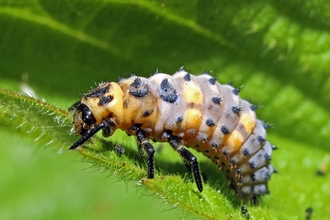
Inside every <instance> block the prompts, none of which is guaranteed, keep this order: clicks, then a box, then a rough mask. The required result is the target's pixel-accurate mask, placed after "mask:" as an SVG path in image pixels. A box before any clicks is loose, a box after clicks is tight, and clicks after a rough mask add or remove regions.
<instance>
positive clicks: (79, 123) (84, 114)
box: [69, 102, 96, 135]
mask: <svg viewBox="0 0 330 220" xmlns="http://www.w3.org/2000/svg"><path fill="white" fill-rule="evenodd" d="M69 110H71V111H74V113H73V120H74V124H75V128H76V132H77V134H79V135H84V134H85V133H86V132H87V131H88V130H90V128H91V127H92V126H93V125H94V124H95V123H96V119H95V117H94V115H93V113H92V111H91V110H90V109H89V108H88V107H87V106H86V105H85V104H82V103H81V102H77V103H75V104H74V105H73V106H72V107H70V109H69Z"/></svg>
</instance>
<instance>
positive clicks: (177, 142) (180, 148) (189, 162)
mask: <svg viewBox="0 0 330 220" xmlns="http://www.w3.org/2000/svg"><path fill="white" fill-rule="evenodd" d="M167 140H168V142H169V143H170V145H171V146H172V147H173V148H174V150H176V151H177V152H178V153H179V154H180V155H181V157H182V158H183V160H184V163H185V164H186V166H187V167H188V169H189V170H190V171H191V172H192V173H193V175H194V178H195V182H196V185H197V188H198V190H199V191H200V192H202V191H203V181H202V175H201V173H200V171H199V167H198V161H197V157H195V156H194V155H193V154H192V153H191V152H190V151H189V150H187V149H186V148H184V145H183V143H182V140H181V138H179V137H176V136H174V135H172V134H170V135H169V137H168V139H167Z"/></svg>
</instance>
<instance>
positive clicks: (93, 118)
mask: <svg viewBox="0 0 330 220" xmlns="http://www.w3.org/2000/svg"><path fill="white" fill-rule="evenodd" d="M122 96H123V91H122V90H121V88H120V87H119V85H118V84H117V83H114V82H111V83H109V82H107V83H102V84H100V85H99V86H98V87H97V88H95V89H94V90H92V91H91V92H90V93H87V94H85V95H84V96H83V98H82V100H81V101H79V102H76V103H75V104H74V105H73V106H72V107H71V108H70V109H69V111H70V112H73V121H74V126H75V130H76V132H77V134H78V135H81V136H83V135H85V134H86V133H87V132H88V131H90V130H91V129H93V128H94V127H95V126H97V125H99V124H100V123H102V122H104V121H106V120H110V121H111V122H112V123H114V125H115V127H116V126H117V125H118V124H120V122H121V120H122V117H123V116H122V112H123V110H122V109H123V101H122ZM113 132H114V129H111V133H107V132H103V134H104V135H106V136H109V135H111V134H112V133H113Z"/></svg>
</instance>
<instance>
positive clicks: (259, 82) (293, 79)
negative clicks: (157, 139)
mask: <svg viewBox="0 0 330 220" xmlns="http://www.w3.org/2000/svg"><path fill="white" fill-rule="evenodd" d="M329 11H330V4H329V3H328V2H327V1H325V0H323V1H321V0H320V1H317V0H314V1H305V2H301V1H295V0H293V1H290V2H288V1H277V0H276V1H275V0H273V1H268V2H265V1H260V0H259V1H257V0H254V1H249V2H242V1H238V0H234V1H226V0H220V1H215V0H213V1H202V0H200V1H195V0H193V1H174V0H173V1H172V0H167V1H142V0H137V1H111V0H108V1H86V0H66V1H64V0H40V1H33V0H27V1H20V0H7V1H6V0H3V1H1V2H0V86H1V87H3V88H6V89H10V90H13V91H22V88H23V89H24V88H25V90H26V87H24V86H26V85H28V86H29V88H31V89H33V90H34V91H35V93H36V95H37V96H38V97H40V98H43V99H45V100H46V101H47V102H48V103H51V104H54V105H56V106H58V107H60V108H62V109H67V108H68V107H69V106H70V105H71V104H72V103H73V102H75V101H76V100H78V99H79V98H80V97H81V94H82V93H84V92H86V91H88V90H89V89H90V87H93V86H94V85H95V83H98V82H100V81H102V80H109V81H117V80H118V78H120V77H128V76H130V74H131V73H136V74H137V75H142V76H146V77H149V76H151V75H152V74H153V72H154V71H155V70H156V68H158V70H159V71H160V72H166V73H169V74H172V73H174V72H175V71H176V70H177V69H178V68H179V67H181V66H185V68H186V70H189V71H191V73H193V74H200V73H202V72H204V71H205V70H211V71H212V73H211V74H212V75H214V76H216V77H217V78H218V79H219V81H220V82H221V83H229V82H233V84H234V86H236V87H239V86H241V85H244V88H243V91H242V94H241V95H242V97H244V98H246V99H251V100H252V101H253V103H254V104H259V105H262V106H264V108H262V109H260V110H258V116H259V117H260V118H261V119H264V120H265V121H266V122H270V123H271V124H274V128H273V129H271V131H270V136H269V139H270V140H271V141H272V142H273V143H274V144H276V145H277V144H278V143H281V144H282V145H281V146H279V147H280V152H275V153H274V157H273V158H274V159H273V163H274V164H275V167H276V168H277V169H278V170H279V171H280V174H279V175H278V176H276V177H274V178H273V180H272V181H271V183H270V187H271V190H272V189H273V191H272V194H271V196H269V197H267V199H266V200H265V204H264V206H267V207H268V208H271V209H274V211H275V212H282V213H284V214H290V215H292V216H294V217H298V218H303V217H304V215H305V209H306V208H307V207H309V206H312V207H314V213H313V215H314V216H315V219H322V218H324V219H326V216H329V215H330V206H329V203H328V200H326V198H328V196H329V191H330V185H329V175H326V176H325V177H319V176H316V175H315V172H316V171H317V170H318V169H319V166H320V165H321V164H322V160H323V161H324V160H326V158H327V156H328V157H329V151H330V145H329V144H328V143H329V142H330V135H329V133H330V120H329V119H330V117H329V107H330V78H329V73H330V71H329V61H330V50H329V45H330V35H329V30H330V28H329V23H328V22H327V21H329V17H330V14H329ZM22 86H23V87H22ZM0 105H1V104H0ZM0 107H1V108H0V113H2V115H1V117H0V119H1V120H0V130H1V133H0V145H1V147H2V151H1V152H2V153H1V154H0V158H1V160H0V172H1V174H0V175H1V181H0V197H1V198H2V199H1V201H0V219H24V218H25V219H48V218H49V219H50V218H51V219H56V218H66V219H91V218H99V219H102V218H104V219H132V218H134V219H142V218H143V219H151V218H156V217H157V218H158V219H165V218H175V219H179V218H184V217H186V216H187V215H188V214H186V213H185V212H182V211H180V210H178V209H173V208H172V207H173V206H172V205H167V204H165V203H164V202H163V201H162V200H160V199H158V198H156V197H155V196H154V195H153V194H151V195H150V194H149V193H148V192H144V191H143V190H142V189H141V188H138V187H135V186H134V185H135V183H132V182H128V183H125V182H122V181H119V182H117V177H116V176H111V177H109V175H110V173H108V172H106V171H105V172H100V171H99V170H98V169H96V168H93V167H91V166H90V164H88V163H83V162H81V161H80V159H79V157H77V154H75V153H72V152H67V150H66V149H67V148H68V147H69V146H60V147H61V148H59V146H58V145H56V146H54V145H55V144H54V145H52V144H49V145H47V146H45V143H44V142H43V141H35V139H36V137H38V136H39V134H38V132H34V128H33V127H24V125H23V128H24V129H25V130H24V129H18V128H17V127H19V125H20V124H21V123H22V122H23V121H19V119H17V120H15V115H12V118H10V117H9V116H8V115H5V114H3V113H4V112H6V106H4V105H1V106H0ZM68 134H69V131H68ZM68 134H63V135H68ZM128 142H129V141H128ZM324 167H325V168H328V165H327V164H326V165H325V166H324ZM281 184H282V188H281ZM290 184H291V185H290ZM277 186H278V187H277ZM286 186H288V187H286ZM276 187H277V188H276ZM141 191H142V193H141ZM290 196H292V197H290ZM279 201H283V203H281V202H279ZM285 201H286V203H293V204H290V205H286V203H285ZM288 201H290V202H288ZM292 201H296V203H294V202H292ZM267 202H268V203H267ZM284 204H285V205H284ZM284 206H287V207H284ZM292 207H293V208H294V209H292ZM168 210H170V211H168ZM292 210H294V213H292Z"/></svg>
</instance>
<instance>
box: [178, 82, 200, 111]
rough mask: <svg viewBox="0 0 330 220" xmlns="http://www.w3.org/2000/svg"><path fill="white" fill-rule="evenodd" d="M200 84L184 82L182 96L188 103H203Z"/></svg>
mask: <svg viewBox="0 0 330 220" xmlns="http://www.w3.org/2000/svg"><path fill="white" fill-rule="evenodd" d="M202 94H203V93H202V91H201V89H200V88H199V86H198V85H197V84H196V83H195V82H192V81H190V82H189V83H186V84H184V86H183V89H182V96H183V98H184V99H185V102H186V103H194V104H195V105H197V106H198V105H200V104H202V103H203V95H202Z"/></svg>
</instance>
